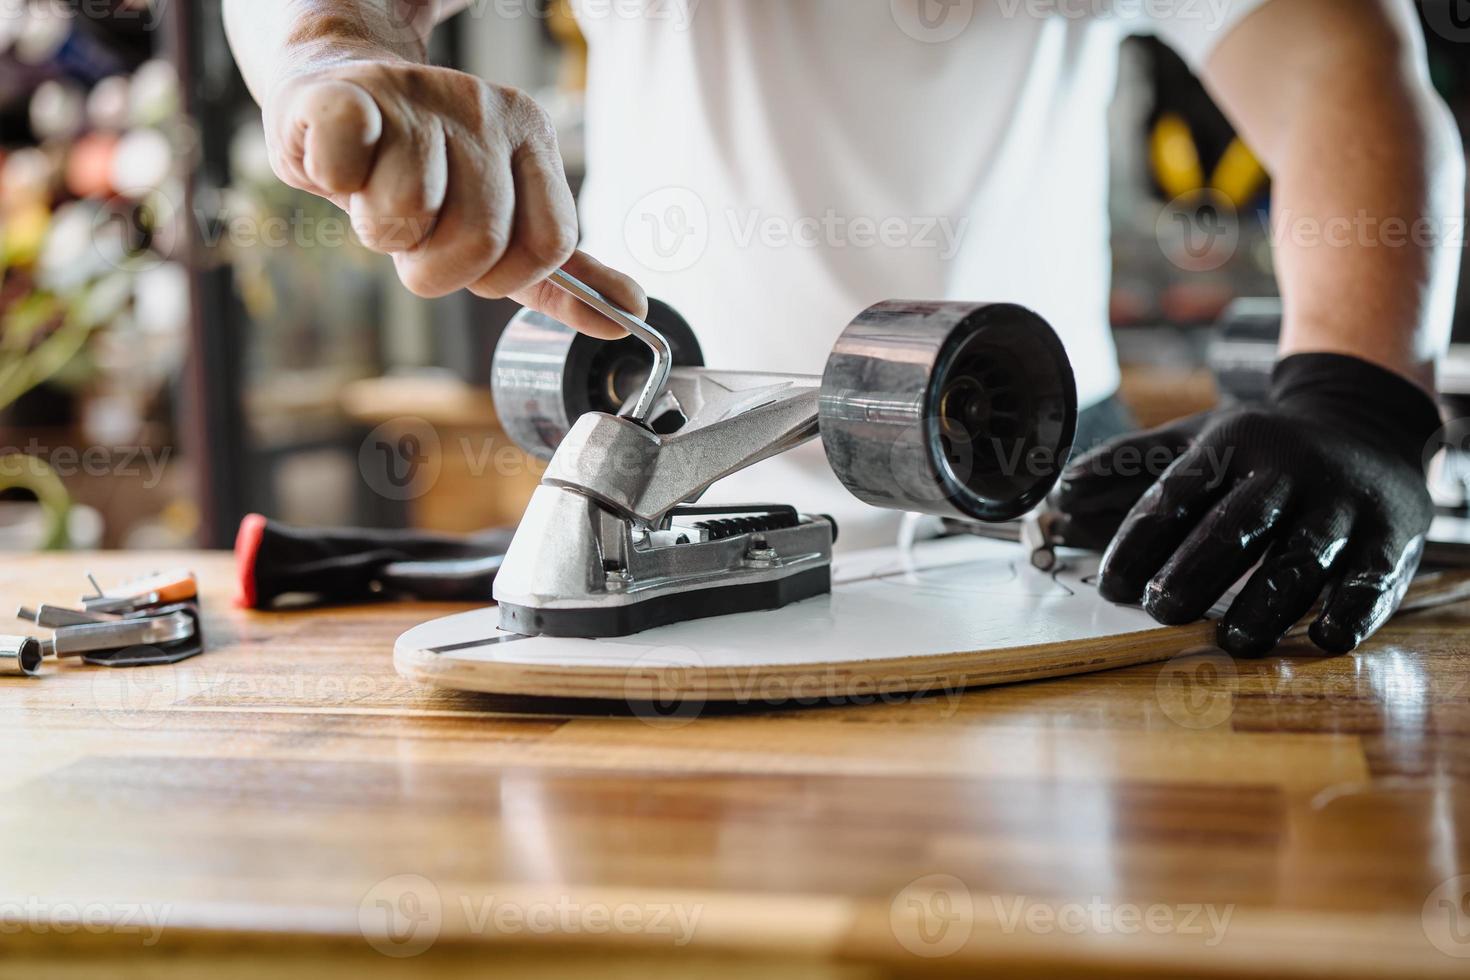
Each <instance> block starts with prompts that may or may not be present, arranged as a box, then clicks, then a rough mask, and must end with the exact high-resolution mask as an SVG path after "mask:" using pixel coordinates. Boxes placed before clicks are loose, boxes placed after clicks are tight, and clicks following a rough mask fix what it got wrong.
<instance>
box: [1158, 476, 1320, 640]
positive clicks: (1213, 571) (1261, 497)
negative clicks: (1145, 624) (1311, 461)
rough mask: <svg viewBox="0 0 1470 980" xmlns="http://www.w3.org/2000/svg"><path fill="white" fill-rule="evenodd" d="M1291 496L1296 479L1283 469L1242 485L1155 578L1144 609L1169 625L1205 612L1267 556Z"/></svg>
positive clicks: (1180, 547) (1177, 624) (1204, 522)
mask: <svg viewBox="0 0 1470 980" xmlns="http://www.w3.org/2000/svg"><path fill="white" fill-rule="evenodd" d="M1290 498H1291V481H1290V479H1288V478H1286V477H1283V476H1281V475H1279V474H1277V473H1259V474H1256V475H1254V476H1251V477H1249V478H1248V479H1246V480H1244V481H1243V482H1241V483H1238V484H1236V485H1235V487H1234V488H1233V489H1232V490H1231V491H1230V492H1229V493H1227V494H1226V495H1225V498H1224V499H1223V500H1221V501H1220V502H1219V503H1218V504H1216V505H1215V506H1214V507H1213V508H1212V509H1211V510H1210V512H1209V513H1208V514H1206V515H1205V516H1204V518H1203V519H1202V520H1201V521H1200V522H1199V524H1198V525H1197V526H1196V527H1195V529H1194V530H1193V531H1191V532H1190V533H1189V536H1188V537H1187V538H1185V539H1184V543H1183V544H1181V545H1180V546H1179V549H1178V550H1177V551H1175V552H1174V554H1173V556H1172V557H1170V558H1169V560H1168V561H1166V562H1165V563H1164V567H1163V568H1162V569H1160V570H1159V573H1158V574H1157V575H1155V576H1154V577H1153V578H1151V579H1149V581H1148V584H1147V585H1146V586H1145V587H1144V590H1143V608H1144V611H1145V612H1147V613H1148V614H1149V615H1150V616H1152V617H1153V618H1154V619H1156V620H1158V621H1159V622H1161V623H1163V624H1165V625H1166V626H1179V625H1183V624H1184V623H1192V622H1194V621H1195V620H1197V619H1199V618H1201V617H1202V616H1204V614H1205V613H1207V612H1209V610H1210V607H1211V606H1213V605H1214V604H1215V602H1216V601H1217V600H1218V599H1219V598H1220V596H1222V595H1224V594H1225V590H1226V589H1228V588H1230V586H1232V585H1234V584H1235V583H1236V582H1237V581H1239V579H1240V577H1241V576H1242V575H1244V574H1245V573H1246V572H1247V571H1249V570H1250V567H1251V566H1252V565H1254V564H1255V563H1256V562H1257V561H1259V560H1260V558H1261V555H1263V554H1265V552H1266V547H1267V546H1268V545H1269V544H1270V543H1271V532H1272V531H1273V530H1275V528H1276V526H1277V525H1278V524H1279V523H1280V522H1281V518H1282V514H1283V512H1284V510H1285V508H1286V504H1287V501H1288V500H1289V499H1290Z"/></svg>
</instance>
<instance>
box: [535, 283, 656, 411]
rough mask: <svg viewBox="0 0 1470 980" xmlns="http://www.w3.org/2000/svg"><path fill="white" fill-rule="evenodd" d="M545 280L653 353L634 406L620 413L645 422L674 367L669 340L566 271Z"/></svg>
mask: <svg viewBox="0 0 1470 980" xmlns="http://www.w3.org/2000/svg"><path fill="white" fill-rule="evenodd" d="M548 278H549V279H550V280H551V282H552V283H554V284H555V285H557V286H559V287H560V288H561V289H563V290H565V291H566V292H568V293H570V294H571V295H572V296H575V297H576V298H577V299H579V300H581V301H582V302H583V303H586V304H587V305H588V306H590V307H592V308H593V309H594V310H596V311H597V312H598V313H601V314H602V315H603V316H605V317H607V318H608V319H609V320H612V321H613V322H614V323H616V324H617V325H618V326H620V327H622V328H623V329H624V330H626V331H628V333H630V334H632V335H633V336H634V337H636V338H638V339H639V340H640V341H642V342H643V343H644V344H646V345H647V346H648V349H649V350H651V351H652V352H653V366H652V367H651V368H650V369H649V372H648V379H647V380H646V381H644V382H643V388H642V390H641V391H639V393H638V397H637V398H636V399H635V400H634V401H633V403H632V404H631V405H630V406H628V408H627V409H626V410H625V411H624V412H620V413H619V414H622V415H625V416H626V417H627V418H630V419H636V420H639V421H644V420H646V419H647V418H648V413H649V412H651V411H653V406H654V403H655V402H657V401H658V398H659V396H660V395H662V394H663V393H664V388H665V387H667V386H668V383H669V371H670V370H671V369H672V368H673V366H674V351H673V348H672V347H670V346H669V342H668V340H666V339H665V338H664V335H663V334H661V333H659V332H658V331H657V330H655V329H654V328H653V327H651V326H649V325H648V324H647V323H644V322H643V321H642V320H640V319H638V318H637V317H636V316H634V315H633V314H631V313H629V312H628V311H627V310H624V309H622V308H621V307H619V306H617V305H615V304H614V303H612V302H610V301H609V300H608V299H607V297H606V296H603V295H602V294H601V293H599V292H598V291H597V290H595V289H593V288H592V287H591V286H589V285H587V284H586V283H584V282H582V281H581V280H580V279H578V278H577V277H576V276H573V275H572V274H571V273H569V272H567V271H566V270H565V269H557V270H556V271H555V272H553V273H552V274H551V275H550V276H549V277H548Z"/></svg>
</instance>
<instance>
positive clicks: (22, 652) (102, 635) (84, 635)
mask: <svg viewBox="0 0 1470 980" xmlns="http://www.w3.org/2000/svg"><path fill="white" fill-rule="evenodd" d="M87 579H88V581H90V582H91V584H92V593H91V594H90V595H86V596H83V597H82V603H83V605H84V606H89V607H90V608H83V609H68V608H66V607H64V606H54V605H47V604H43V605H40V606H37V607H35V608H31V607H29V606H21V607H20V608H19V609H18V610H16V616H17V617H18V618H20V619H25V620H29V621H31V622H33V623H35V624H37V625H38V626H44V627H47V628H49V629H51V630H52V633H51V635H50V636H49V637H44V638H35V637H6V638H0V673H26V674H34V673H36V672H37V671H38V670H39V669H40V666H41V663H42V662H43V661H44V660H45V659H46V658H48V657H55V658H57V659H62V660H66V659H78V658H79V659H81V660H82V661H83V662H85V663H89V664H98V665H102V666H106V667H134V666H143V665H147V664H170V663H177V662H178V661H180V660H184V659H186V658H188V657H192V656H195V655H197V654H199V653H202V652H203V651H204V631H203V624H202V621H201V618H200V615H199V606H198V603H197V602H195V601H193V600H194V599H195V598H196V597H197V595H198V583H197V582H196V581H195V579H194V576H193V574H192V573H190V572H186V571H175V572H167V573H155V574H153V575H150V576H147V577H146V578H142V579H136V580H134V581H131V582H128V583H125V584H124V585H122V586H120V587H118V588H115V589H111V590H107V591H104V590H103V589H102V588H101V587H100V586H99V585H98V584H97V580H96V579H95V578H93V577H92V576H91V575H88V576H87ZM176 597H187V599H186V600H185V601H178V599H177V598H176ZM103 610H114V611H103Z"/></svg>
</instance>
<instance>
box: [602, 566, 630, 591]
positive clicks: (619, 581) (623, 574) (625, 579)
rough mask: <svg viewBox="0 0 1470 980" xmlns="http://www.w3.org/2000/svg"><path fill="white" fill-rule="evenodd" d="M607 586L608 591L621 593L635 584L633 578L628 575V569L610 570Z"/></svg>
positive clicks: (606, 581) (608, 571)
mask: <svg viewBox="0 0 1470 980" xmlns="http://www.w3.org/2000/svg"><path fill="white" fill-rule="evenodd" d="M605 584H606V587H607V591H609V592H621V591H622V590H623V589H626V588H627V587H628V586H630V585H632V584H633V576H632V575H629V574H628V570H627V569H626V568H609V569H608V570H607V578H606V580H605Z"/></svg>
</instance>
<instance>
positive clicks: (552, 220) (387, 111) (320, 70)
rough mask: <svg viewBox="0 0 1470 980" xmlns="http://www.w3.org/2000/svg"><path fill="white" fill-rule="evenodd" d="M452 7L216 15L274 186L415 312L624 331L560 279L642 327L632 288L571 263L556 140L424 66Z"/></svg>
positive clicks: (428, 3) (373, 4)
mask: <svg viewBox="0 0 1470 980" xmlns="http://www.w3.org/2000/svg"><path fill="white" fill-rule="evenodd" d="M463 6H464V4H463V3H461V2H454V0H224V13H225V26H226V30H227V32H228V34H229V38H230V45H231V47H232V48H233V50H234V52H235V57H236V59H237V61H238V62H239V64H240V69H241V72H242V74H243V75H244V76H245V80H246V83H247V84H248V85H249V86H250V91H251V93H252V94H253V95H254V96H255V98H256V101H258V102H259V103H260V106H261V109H262V111H263V114H264V119H265V133H266V141H267V143H268V145H269V148H270V158H271V166H272V168H273V169H274V170H275V172H276V175H277V176H278V177H280V178H281V180H283V181H285V182H286V183H288V184H290V185H291V186H293V187H298V188H301V189H302V190H306V191H310V192H311V193H314V194H318V195H320V196H322V197H325V198H327V199H328V200H331V201H333V202H334V203H336V204H337V205H339V206H340V207H342V208H343V209H344V210H346V211H347V212H348V213H349V214H350V215H351V218H352V227H353V230H354V231H355V232H356V234H357V236H358V238H359V239H361V240H362V242H363V243H364V244H365V245H367V246H368V247H369V248H373V249H375V250H377V251H379V252H383V253H386V254H388V255H391V256H392V257H393V263H394V266H395V267H396V269H397V272H398V277H399V278H400V279H401V280H402V281H403V283H404V285H406V286H407V287H408V288H409V289H411V290H412V291H413V292H415V293H417V294H419V295H421V296H442V295H445V294H447V293H451V292H454V291H455V290H458V289H468V290H470V291H471V292H473V293H475V294H477V295H479V296H484V297H487V298H497V297H502V296H509V297H511V298H512V299H515V300H516V301H518V302H520V303H523V304H525V305H526V306H530V307H533V308H535V309H538V310H541V311H542V312H544V313H547V314H548V315H550V316H552V317H555V318H556V319H558V320H561V321H562V322H564V323H566V324H568V325H570V326H572V327H575V328H577V329H579V330H583V331H585V332H587V333H589V334H592V335H594V336H601V337H616V336H621V335H622V333H623V331H622V329H621V328H620V327H618V326H616V325H614V324H612V323H611V322H609V321H608V320H606V319H605V318H603V317H602V316H601V315H600V314H598V313H595V312H593V311H592V310H591V309H590V308H588V307H586V306H583V305H582V304H581V303H580V302H578V301H576V300H574V299H572V298H571V297H570V296H568V295H567V294H565V293H563V292H562V291H561V290H559V289H557V288H556V287H554V286H552V285H551V284H550V283H549V282H547V276H548V275H550V274H551V272H552V271H554V270H555V269H557V268H558V267H565V268H566V269H567V270H568V271H570V272H571V273H572V274H573V275H575V276H577V277H578V278H580V279H582V280H583V281H585V282H587V283H589V284H590V285H591V286H593V287H594V288H596V289H598V290H600V291H601V292H603V293H604V294H606V295H607V296H608V297H609V298H611V299H612V300H613V301H614V302H615V303H617V304H618V305H620V306H622V307H623V308H624V309H627V310H630V311H631V312H633V313H634V314H636V315H639V316H642V315H643V313H644V311H645V310H646V309H647V300H646V298H645V297H644V295H643V291H642V289H640V288H639V287H638V285H637V283H635V282H633V281H632V280H631V279H629V278H628V277H627V276H624V275H622V274H621V273H618V272H616V271H614V270H612V269H609V268H607V267H606V266H603V265H602V264H601V263H599V262H597V261H596V260H595V259H593V258H591V257H590V256H588V255H585V254H583V253H582V252H579V251H576V243H577V237H578V232H577V213H576V207H575V205H574V203H573V201H572V195H571V190H570V189H569V188H568V186H567V180H566V174H565V173H564V172H563V170H562V161H561V154H560V151H559V150H558V147H557V141H556V132H555V129H554V127H553V126H552V124H551V121H550V120H549V119H548V118H547V116H546V113H545V112H543V111H542V109H541V107H540V106H538V105H537V104H536V103H535V102H534V101H533V100H532V99H530V98H529V97H528V96H526V94H525V93H523V92H520V91H517V90H516V89H513V88H509V87H506V86H501V85H495V84H493V83H490V82H487V81H484V80H482V79H479V78H476V77H474V76H472V75H468V74H465V73H464V72H459V71H454V70H452V69H449V68H441V67H436V66H433V65H428V64H425V52H426V48H427V43H428V38H429V34H430V32H431V31H432V30H433V27H434V25H435V24H436V23H438V21H440V20H441V19H443V18H444V17H445V16H448V15H449V14H450V13H453V12H454V11H456V10H458V9H460V8H461V7H463Z"/></svg>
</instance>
